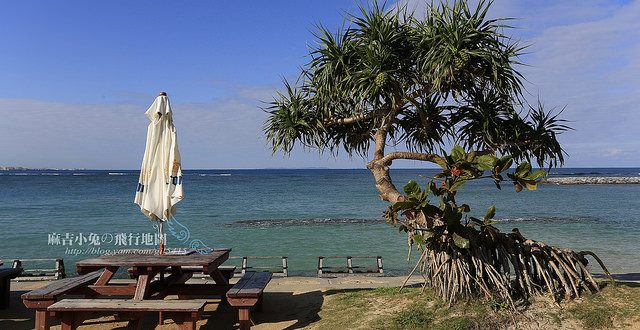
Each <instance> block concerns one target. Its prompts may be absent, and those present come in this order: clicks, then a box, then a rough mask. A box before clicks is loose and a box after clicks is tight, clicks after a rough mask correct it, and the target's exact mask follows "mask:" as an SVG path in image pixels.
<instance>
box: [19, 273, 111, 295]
mask: <svg viewBox="0 0 640 330" xmlns="http://www.w3.org/2000/svg"><path fill="white" fill-rule="evenodd" d="M101 274H102V271H100V270H97V271H94V272H92V273H88V274H85V275H79V276H74V277H67V278H64V279H61V280H57V281H55V282H52V283H51V284H48V285H46V286H43V287H41V288H38V289H35V290H33V291H29V292H27V293H24V294H23V295H22V299H23V300H25V299H26V300H44V299H55V298H56V297H57V296H59V295H62V294H68V293H70V292H72V291H73V290H75V289H78V288H79V287H83V286H86V285H88V284H90V283H92V282H95V281H96V280H97V279H98V278H99V277H100V275H101Z"/></svg>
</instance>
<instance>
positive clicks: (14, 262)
mask: <svg viewBox="0 0 640 330" xmlns="http://www.w3.org/2000/svg"><path fill="white" fill-rule="evenodd" d="M18 267H22V262H21V261H20V260H19V259H15V260H13V268H18Z"/></svg>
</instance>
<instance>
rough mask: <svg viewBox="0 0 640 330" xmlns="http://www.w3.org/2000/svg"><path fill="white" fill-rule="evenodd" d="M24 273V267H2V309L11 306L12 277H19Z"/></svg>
mask: <svg viewBox="0 0 640 330" xmlns="http://www.w3.org/2000/svg"><path fill="white" fill-rule="evenodd" d="M21 273H22V268H20V267H17V268H2V269H0V294H2V297H0V309H5V308H9V301H10V300H11V299H10V295H11V279H14V278H16V277H18V275H20V274H21Z"/></svg>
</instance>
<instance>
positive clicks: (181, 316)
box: [169, 312, 202, 330]
mask: <svg viewBox="0 0 640 330" xmlns="http://www.w3.org/2000/svg"><path fill="white" fill-rule="evenodd" d="M200 316H202V313H201V312H197V313H171V314H170V315H169V317H171V318H172V319H173V321H174V322H175V323H176V324H178V325H180V329H183V330H196V323H198V320H199V319H200Z"/></svg>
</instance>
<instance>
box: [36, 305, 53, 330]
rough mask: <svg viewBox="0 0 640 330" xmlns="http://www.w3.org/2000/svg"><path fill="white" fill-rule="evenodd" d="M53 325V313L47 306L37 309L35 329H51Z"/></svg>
mask: <svg viewBox="0 0 640 330" xmlns="http://www.w3.org/2000/svg"><path fill="white" fill-rule="evenodd" d="M50 327H51V314H50V313H49V312H47V308H46V307H45V308H38V309H36V325H35V330H49V328H50Z"/></svg>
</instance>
